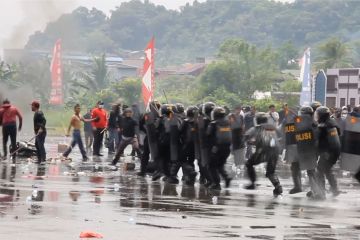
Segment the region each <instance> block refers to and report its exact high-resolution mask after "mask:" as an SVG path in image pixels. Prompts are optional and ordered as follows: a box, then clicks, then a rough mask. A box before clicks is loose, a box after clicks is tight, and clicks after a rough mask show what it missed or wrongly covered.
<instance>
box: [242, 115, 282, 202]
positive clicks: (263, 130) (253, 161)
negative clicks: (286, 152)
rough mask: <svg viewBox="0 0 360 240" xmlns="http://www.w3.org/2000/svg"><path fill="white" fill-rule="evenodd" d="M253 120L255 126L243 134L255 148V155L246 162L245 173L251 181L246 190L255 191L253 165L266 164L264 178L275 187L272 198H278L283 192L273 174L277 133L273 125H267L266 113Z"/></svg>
mask: <svg viewBox="0 0 360 240" xmlns="http://www.w3.org/2000/svg"><path fill="white" fill-rule="evenodd" d="M255 119H256V124H257V125H256V126H255V127H252V128H250V129H249V130H248V131H247V132H246V133H245V138H246V139H247V140H248V142H249V144H253V145H255V147H256V150H255V153H253V154H252V155H251V156H250V159H249V160H248V161H247V162H246V167H247V173H248V176H249V178H250V181H251V183H250V185H248V186H246V189H255V181H256V173H255V169H254V165H258V164H260V163H267V166H266V177H267V178H268V179H269V180H270V181H271V183H272V184H273V186H274V187H275V189H274V190H273V194H274V196H278V195H281V194H282V192H283V190H282V186H281V185H280V181H279V179H278V177H277V175H276V173H275V169H276V164H277V161H278V157H279V143H278V140H277V138H278V134H279V133H278V132H277V129H276V128H275V127H274V126H273V125H271V124H268V115H267V114H266V113H263V112H260V113H257V114H256V117H255Z"/></svg>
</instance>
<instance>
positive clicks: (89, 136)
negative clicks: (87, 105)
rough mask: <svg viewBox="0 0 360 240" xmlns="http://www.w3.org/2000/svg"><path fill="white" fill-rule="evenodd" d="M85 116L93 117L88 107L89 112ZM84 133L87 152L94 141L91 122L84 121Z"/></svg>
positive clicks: (86, 118)
mask: <svg viewBox="0 0 360 240" xmlns="http://www.w3.org/2000/svg"><path fill="white" fill-rule="evenodd" d="M83 118H84V119H85V120H88V119H91V109H88V112H87V113H86V114H85V115H84V116H83ZM84 135H85V145H86V152H89V151H90V150H91V146H92V145H93V142H94V132H93V129H92V126H91V122H88V121H84Z"/></svg>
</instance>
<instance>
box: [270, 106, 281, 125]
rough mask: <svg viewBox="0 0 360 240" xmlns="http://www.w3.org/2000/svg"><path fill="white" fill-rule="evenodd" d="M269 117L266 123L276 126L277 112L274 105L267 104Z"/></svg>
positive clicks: (277, 120)
mask: <svg viewBox="0 0 360 240" xmlns="http://www.w3.org/2000/svg"><path fill="white" fill-rule="evenodd" d="M268 115H269V119H268V123H269V124H271V125H273V126H274V127H277V126H278V125H279V114H278V113H277V112H276V111H275V105H273V104H272V105H270V106H269V112H268Z"/></svg>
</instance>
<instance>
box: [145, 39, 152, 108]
mask: <svg viewBox="0 0 360 240" xmlns="http://www.w3.org/2000/svg"><path fill="white" fill-rule="evenodd" d="M154 56H155V39H154V37H153V38H152V39H151V40H150V42H149V43H148V44H147V46H146V48H145V61H144V67H143V71H142V95H143V99H144V104H145V107H148V105H149V103H150V101H152V100H153V96H154V90H155V78H154V76H155V75H154Z"/></svg>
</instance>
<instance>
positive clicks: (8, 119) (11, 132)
mask: <svg viewBox="0 0 360 240" xmlns="http://www.w3.org/2000/svg"><path fill="white" fill-rule="evenodd" d="M16 117H17V118H18V119H19V128H18V130H19V132H20V131H21V128H22V116H21V113H20V112H19V110H18V109H17V108H16V107H15V106H12V105H11V104H10V101H9V100H7V99H5V100H4V101H3V105H2V108H1V110H0V118H1V119H2V121H1V122H2V134H3V149H4V159H6V157H7V152H8V151H7V148H8V146H7V143H8V140H9V137H10V140H11V149H12V151H15V149H16V135H17V126H16V125H17V124H16ZM10 154H11V155H13V156H12V157H13V160H15V159H16V155H15V154H12V153H10Z"/></svg>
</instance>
